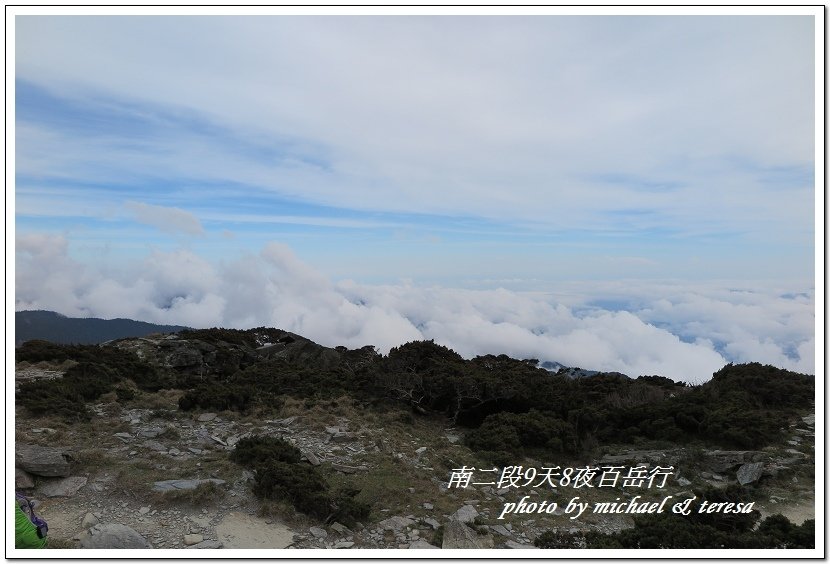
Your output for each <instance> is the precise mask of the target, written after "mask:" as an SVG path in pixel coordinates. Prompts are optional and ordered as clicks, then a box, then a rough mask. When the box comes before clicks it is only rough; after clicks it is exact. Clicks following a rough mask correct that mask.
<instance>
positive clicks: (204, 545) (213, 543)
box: [186, 540, 225, 549]
mask: <svg viewBox="0 0 830 564" xmlns="http://www.w3.org/2000/svg"><path fill="white" fill-rule="evenodd" d="M223 546H225V545H223V544H222V543H221V542H219V541H215V540H206V541H202V542H200V543H196V544H194V545H192V546H188V547H186V548H188V549H190V548H195V549H204V548H222V547H223Z"/></svg>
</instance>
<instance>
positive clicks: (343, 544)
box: [334, 541, 354, 548]
mask: <svg viewBox="0 0 830 564" xmlns="http://www.w3.org/2000/svg"><path fill="white" fill-rule="evenodd" d="M353 546H354V543H353V542H351V541H340V542H338V543H336V544H335V545H334V548H351V547H353Z"/></svg>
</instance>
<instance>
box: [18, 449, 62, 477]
mask: <svg viewBox="0 0 830 564" xmlns="http://www.w3.org/2000/svg"><path fill="white" fill-rule="evenodd" d="M14 459H15V460H14V462H15V466H16V467H19V468H20V469H22V470H25V471H26V472H29V473H30V474H34V475H35V476H60V477H67V476H69V461H68V460H67V457H66V455H65V454H64V451H63V449H60V448H53V447H42V446H38V445H25V444H19V445H16V448H15V453H14Z"/></svg>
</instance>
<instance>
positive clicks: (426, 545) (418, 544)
mask: <svg viewBox="0 0 830 564" xmlns="http://www.w3.org/2000/svg"><path fill="white" fill-rule="evenodd" d="M409 548H416V549H417V548H426V549H430V548H436V549H437V548H438V547H437V546H435V545H432V544H429V543H428V542H427V541H425V540H424V539H418V540H416V541H415V542H413V543H412V544H410V545H409Z"/></svg>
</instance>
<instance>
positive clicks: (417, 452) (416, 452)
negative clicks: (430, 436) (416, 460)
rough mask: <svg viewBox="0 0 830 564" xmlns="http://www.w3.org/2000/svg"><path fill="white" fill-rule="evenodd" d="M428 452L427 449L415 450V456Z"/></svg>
mask: <svg viewBox="0 0 830 564" xmlns="http://www.w3.org/2000/svg"><path fill="white" fill-rule="evenodd" d="M426 451H427V447H420V448H416V449H415V454H424V453H425V452H426Z"/></svg>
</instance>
